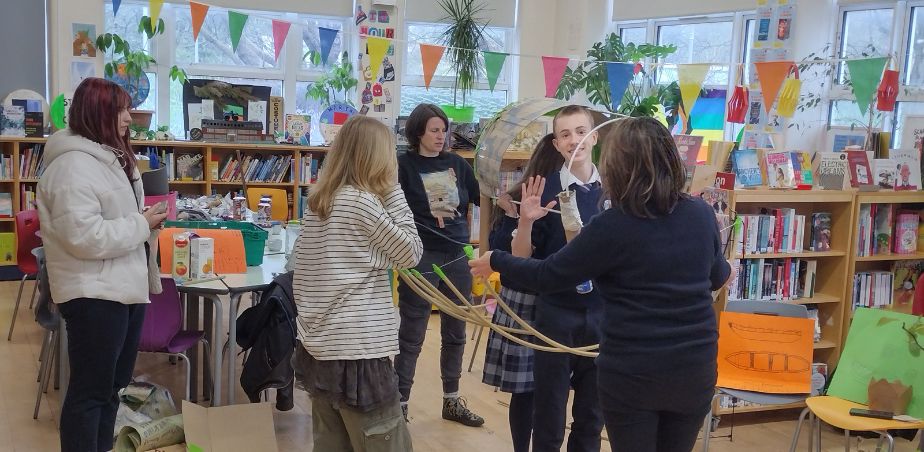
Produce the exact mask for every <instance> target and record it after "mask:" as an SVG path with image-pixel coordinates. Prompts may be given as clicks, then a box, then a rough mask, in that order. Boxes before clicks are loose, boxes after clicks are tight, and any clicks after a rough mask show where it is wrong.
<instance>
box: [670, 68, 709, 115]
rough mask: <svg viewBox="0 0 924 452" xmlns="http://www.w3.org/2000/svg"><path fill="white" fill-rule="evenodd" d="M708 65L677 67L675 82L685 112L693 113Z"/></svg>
mask: <svg viewBox="0 0 924 452" xmlns="http://www.w3.org/2000/svg"><path fill="white" fill-rule="evenodd" d="M711 67H712V65H710V64H680V65H677V82H678V84H679V85H680V98H681V100H682V101H683V108H684V110H686V111H687V112H691V111H693V106H694V105H696V99H697V98H699V91H700V90H701V89H703V83H704V82H705V81H706V75H707V74H709V68H711Z"/></svg>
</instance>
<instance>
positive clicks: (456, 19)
mask: <svg viewBox="0 0 924 452" xmlns="http://www.w3.org/2000/svg"><path fill="white" fill-rule="evenodd" d="M439 5H440V7H441V8H443V11H444V12H445V13H446V17H445V18H444V19H443V20H444V21H446V22H448V23H449V27H448V28H447V29H446V31H445V32H443V35H442V37H441V39H442V43H443V45H445V46H446V52H447V54H448V56H449V61H450V62H451V63H452V66H453V67H454V68H455V71H456V77H455V80H453V84H452V105H440V107H441V108H442V109H443V111H445V112H446V116H449V117H450V118H452V119H453V120H455V121H459V122H463V123H468V122H472V121H473V120H474V117H475V107H472V106H466V105H465V101H466V98H467V97H468V93H470V92H471V91H472V89H473V88H474V87H475V82H476V81H477V80H478V76H479V75H480V74H481V73H482V72H483V70H484V62H483V61H482V59H481V52H479V51H478V50H479V49H480V48H482V47H483V45H484V43H485V41H486V39H485V33H484V29H485V27H486V26H487V23H486V22H484V21H482V20H481V18H480V17H479V15H480V14H481V12H482V11H484V8H485V5H484V3H481V2H480V1H479V0H439ZM460 93H461V94H462V105H461V106H460V105H459V102H458V100H459V94H460Z"/></svg>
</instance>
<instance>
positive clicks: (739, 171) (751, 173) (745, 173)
mask: <svg viewBox="0 0 924 452" xmlns="http://www.w3.org/2000/svg"><path fill="white" fill-rule="evenodd" d="M732 158H733V159H734V163H735V180H736V182H739V183H741V186H743V187H756V186H759V185H761V184H762V183H763V180H762V178H761V176H760V162H759V161H758V159H757V151H756V150H754V149H742V150H737V151H735V152H734V154H733V155H732Z"/></svg>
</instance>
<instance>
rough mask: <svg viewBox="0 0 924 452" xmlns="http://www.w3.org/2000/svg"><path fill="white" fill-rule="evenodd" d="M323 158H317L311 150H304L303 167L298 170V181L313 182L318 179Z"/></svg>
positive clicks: (303, 182)
mask: <svg viewBox="0 0 924 452" xmlns="http://www.w3.org/2000/svg"><path fill="white" fill-rule="evenodd" d="M320 164H321V160H320V159H317V158H315V156H314V154H312V153H310V152H303V153H302V158H301V168H299V171H298V183H300V184H313V183H316V182H317V181H318V170H319V169H320Z"/></svg>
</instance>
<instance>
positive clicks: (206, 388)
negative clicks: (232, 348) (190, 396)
mask: <svg viewBox="0 0 924 452" xmlns="http://www.w3.org/2000/svg"><path fill="white" fill-rule="evenodd" d="M213 311H214V309H213V306H212V303H204V304H203V305H202V328H203V330H205V338H206V340H208V341H209V343H210V344H211V343H212V342H213V341H217V340H220V338H219V337H218V336H217V335H216V334H215V330H214V324H215V323H217V322H221V318H220V317H214V319H215V320H214V321H213V320H212V319H213V317H212V316H213V315H214V312H213ZM210 367H211V366H205V367H204V368H203V370H202V393H203V394H211V393H212V392H213V389H212V385H213V381H214V379H215V375H216V374H217V375H218V377H219V378H221V373H219V370H217V369H211V368H210Z"/></svg>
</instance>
